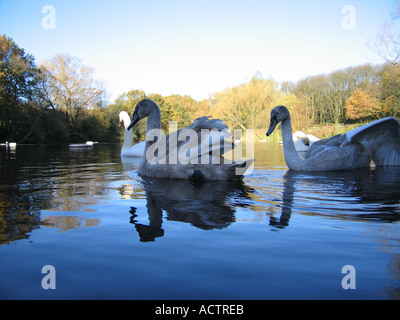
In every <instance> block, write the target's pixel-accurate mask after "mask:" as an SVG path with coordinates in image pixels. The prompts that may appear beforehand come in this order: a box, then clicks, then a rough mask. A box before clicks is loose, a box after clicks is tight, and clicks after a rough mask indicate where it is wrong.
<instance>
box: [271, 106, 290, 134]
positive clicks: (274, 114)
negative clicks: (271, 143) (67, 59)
mask: <svg viewBox="0 0 400 320" xmlns="http://www.w3.org/2000/svg"><path fill="white" fill-rule="evenodd" d="M289 117H290V114H289V110H288V108H286V107H285V106H277V107H275V108H273V109H272V111H271V122H270V124H269V128H268V131H267V133H266V134H267V136H269V135H270V134H271V133H272V131H274V129H275V127H276V126H277V125H278V123H279V122H281V121H284V120H286V119H287V118H289Z"/></svg>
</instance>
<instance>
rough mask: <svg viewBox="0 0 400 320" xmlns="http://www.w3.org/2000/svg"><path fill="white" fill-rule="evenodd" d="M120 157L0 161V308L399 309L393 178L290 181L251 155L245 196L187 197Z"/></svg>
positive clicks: (218, 191)
mask: <svg viewBox="0 0 400 320" xmlns="http://www.w3.org/2000/svg"><path fill="white" fill-rule="evenodd" d="M119 152H120V146H119V145H113V144H96V145H95V146H94V147H93V148H92V149H87V150H85V149H81V150H70V149H68V146H66V145H18V146H17V148H16V150H15V151H12V150H11V151H10V150H8V151H7V150H6V149H5V147H2V149H0V214H1V215H0V244H1V245H0V298H3V299H399V297H400V241H399V240H400V224H399V219H400V168H386V169H383V168H379V169H378V168H372V169H367V170H355V171H352V172H338V173H322V174H315V173H314V174H310V173H295V172H291V171H290V172H289V171H288V170H287V167H286V165H285V162H284V159H283V150H282V147H281V146H280V145H279V144H273V143H257V144H256V149H255V153H256V154H255V157H256V159H257V160H256V163H255V169H254V170H253V172H252V173H251V174H249V175H247V176H246V178H245V179H244V180H243V183H240V184H232V183H204V184H200V185H196V184H192V183H190V182H187V181H171V180H156V179H143V178H141V177H140V176H138V174H137V166H136V163H135V162H134V161H121V157H120V155H119ZM45 265H52V266H54V268H55V270H56V277H55V280H56V289H48V290H44V289H43V288H42V279H43V277H45V276H46V274H44V273H41V271H42V267H43V266H45ZM346 265H351V266H353V267H354V271H355V272H354V273H352V275H354V277H353V278H351V279H350V280H349V279H348V277H347V276H348V274H347V273H342V268H343V267H344V266H346ZM349 276H350V274H349ZM344 277H346V278H345V281H344V283H350V281H353V280H354V281H353V282H352V283H354V284H355V286H356V288H355V289H347V290H345V289H344V288H343V287H342V280H343V278H344Z"/></svg>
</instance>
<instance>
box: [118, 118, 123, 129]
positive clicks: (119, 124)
mask: <svg viewBox="0 0 400 320" xmlns="http://www.w3.org/2000/svg"><path fill="white" fill-rule="evenodd" d="M121 125H122V121H121V120H119V121H118V128H119V127H120V126H121Z"/></svg>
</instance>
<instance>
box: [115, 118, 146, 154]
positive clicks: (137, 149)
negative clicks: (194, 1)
mask: <svg viewBox="0 0 400 320" xmlns="http://www.w3.org/2000/svg"><path fill="white" fill-rule="evenodd" d="M130 123H131V119H130V117H129V114H128V113H127V112H126V111H121V112H120V113H119V122H118V126H119V127H120V126H121V125H122V124H124V131H125V136H124V143H123V145H122V148H121V156H124V157H142V156H143V153H144V147H145V141H142V142H139V143H137V144H135V145H133V146H132V140H133V131H129V130H128V126H129V124H130Z"/></svg>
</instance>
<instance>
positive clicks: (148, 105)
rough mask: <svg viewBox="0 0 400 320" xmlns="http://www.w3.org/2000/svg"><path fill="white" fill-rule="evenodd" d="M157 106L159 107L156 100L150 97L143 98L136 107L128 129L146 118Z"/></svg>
mask: <svg viewBox="0 0 400 320" xmlns="http://www.w3.org/2000/svg"><path fill="white" fill-rule="evenodd" d="M155 108H158V106H157V104H156V103H155V102H154V101H152V100H150V99H143V100H141V101H140V102H139V103H138V104H137V105H136V107H135V111H134V112H133V118H132V121H131V124H130V125H129V127H128V130H130V129H131V128H132V127H133V126H134V125H135V124H136V123H137V122H139V121H140V120H142V119H143V118H146V117H147V116H148V115H149V114H150V113H151V112H152V111H153V110H154V109H155Z"/></svg>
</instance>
